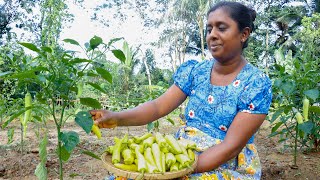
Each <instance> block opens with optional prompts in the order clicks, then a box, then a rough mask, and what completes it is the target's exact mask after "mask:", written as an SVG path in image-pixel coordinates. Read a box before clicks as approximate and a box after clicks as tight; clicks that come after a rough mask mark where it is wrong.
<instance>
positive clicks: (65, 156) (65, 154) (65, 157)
mask: <svg viewBox="0 0 320 180" xmlns="http://www.w3.org/2000/svg"><path fill="white" fill-rule="evenodd" d="M57 154H58V156H59V150H58V149H57ZM70 155H71V154H70V153H69V152H68V151H67V149H66V148H65V146H62V147H61V159H62V160H63V161H64V162H67V161H68V159H69V158H70Z"/></svg>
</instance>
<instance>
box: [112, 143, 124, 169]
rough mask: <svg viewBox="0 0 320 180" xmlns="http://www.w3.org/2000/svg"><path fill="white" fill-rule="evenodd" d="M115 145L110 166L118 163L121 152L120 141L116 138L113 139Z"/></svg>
mask: <svg viewBox="0 0 320 180" xmlns="http://www.w3.org/2000/svg"><path fill="white" fill-rule="evenodd" d="M114 141H115V145H114V147H113V152H112V164H115V163H119V162H120V152H121V145H122V141H123V138H122V139H119V138H117V137H114Z"/></svg>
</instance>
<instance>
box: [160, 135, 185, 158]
mask: <svg viewBox="0 0 320 180" xmlns="http://www.w3.org/2000/svg"><path fill="white" fill-rule="evenodd" d="M164 138H165V140H166V141H167V143H168V144H169V145H170V149H171V151H172V153H173V154H181V153H182V150H181V148H180V145H179V143H178V141H177V140H176V139H175V138H174V137H173V136H172V135H170V134H168V135H166V136H165V137H164Z"/></svg>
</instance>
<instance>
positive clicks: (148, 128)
mask: <svg viewBox="0 0 320 180" xmlns="http://www.w3.org/2000/svg"><path fill="white" fill-rule="evenodd" d="M153 128H154V124H153V122H151V123H148V124H147V130H148V132H150V131H151V130H152V129H153Z"/></svg>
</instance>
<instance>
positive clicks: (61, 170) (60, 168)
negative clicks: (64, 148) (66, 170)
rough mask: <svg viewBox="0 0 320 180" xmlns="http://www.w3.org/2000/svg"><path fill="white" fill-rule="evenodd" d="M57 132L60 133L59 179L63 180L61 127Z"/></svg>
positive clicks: (58, 127)
mask: <svg viewBox="0 0 320 180" xmlns="http://www.w3.org/2000/svg"><path fill="white" fill-rule="evenodd" d="M57 132H58V156H59V178H60V180H63V169H62V155H61V139H60V126H57Z"/></svg>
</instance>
